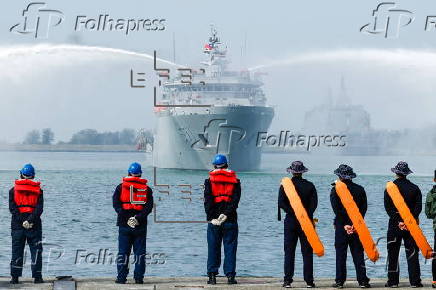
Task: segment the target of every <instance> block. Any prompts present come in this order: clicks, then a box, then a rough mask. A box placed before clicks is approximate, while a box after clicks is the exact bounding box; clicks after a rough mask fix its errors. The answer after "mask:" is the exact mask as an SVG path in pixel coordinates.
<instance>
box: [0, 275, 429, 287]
mask: <svg viewBox="0 0 436 290" xmlns="http://www.w3.org/2000/svg"><path fill="white" fill-rule="evenodd" d="M74 280H75V283H74V282H72V284H71V285H75V288H73V289H80V290H99V289H126V290H127V289H152V290H160V289H179V290H184V289H222V290H230V289H235V290H248V289H255V290H256V289H257V290H263V289H265V290H267V289H284V288H282V287H281V285H282V283H281V278H268V277H238V278H237V280H238V283H239V284H237V285H227V284H226V282H227V279H226V278H225V277H218V279H217V280H218V281H217V282H218V284H217V285H215V286H211V285H207V284H206V281H207V278H206V277H192V278H191V277H182V278H180V277H174V278H164V277H146V278H145V279H144V282H145V284H143V285H137V284H134V281H132V280H129V281H128V283H127V284H125V285H120V284H115V283H114V278H75V279H74ZM21 281H22V282H21V283H20V284H18V285H10V284H9V278H6V277H2V278H0V289H44V290H46V289H47V290H51V289H55V288H57V287H54V284H55V285H56V283H54V281H55V279H53V278H47V279H46V283H44V284H33V282H32V281H33V280H32V279H28V278H23V279H21ZM385 282H386V279H371V285H372V287H373V288H383V289H387V288H384V284H385ZM315 283H316V286H317V288H320V289H333V288H331V287H330V286H331V284H332V283H333V279H325V278H323V279H317V280H316V281H315ZM423 284H424V287H425V288H431V280H429V279H425V280H424V281H423ZM58 285H59V286H61V285H60V284H58ZM63 286H66V287H67V288H58V289H68V287H69V286H68V283H66V284H63ZM292 286H293V288H294V289H305V288H306V284H305V283H304V281H302V280H301V279H296V281H294V283H293V284H292ZM345 287H346V288H359V287H358V284H357V282H356V281H353V280H350V281H348V282H347V283H346V284H345ZM398 289H410V285H409V282H408V281H407V280H405V279H403V280H402V281H401V283H400V288H398Z"/></svg>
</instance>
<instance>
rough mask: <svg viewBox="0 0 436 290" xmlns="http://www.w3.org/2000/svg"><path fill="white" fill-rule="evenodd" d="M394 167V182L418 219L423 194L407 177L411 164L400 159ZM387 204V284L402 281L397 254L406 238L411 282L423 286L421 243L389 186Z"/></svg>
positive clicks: (393, 285) (395, 284) (393, 286)
mask: <svg viewBox="0 0 436 290" xmlns="http://www.w3.org/2000/svg"><path fill="white" fill-rule="evenodd" d="M391 171H392V172H393V173H395V175H396V179H395V180H394V184H395V185H396V186H397V187H398V189H399V191H400V193H401V195H402V197H403V199H404V201H405V202H406V205H407V207H408V208H409V209H410V212H411V213H412V215H413V217H414V218H415V219H416V221H417V222H418V223H419V214H420V213H421V210H422V194H421V190H420V189H419V187H418V186H417V185H415V184H414V183H412V182H411V181H410V180H409V179H407V175H409V174H410V173H412V170H410V169H409V165H408V164H407V163H406V162H404V161H400V162H398V164H397V165H396V166H395V167H393V168H391ZM384 205H385V209H386V212H387V214H388V215H389V224H388V233H387V248H388V282H387V283H386V287H392V288H396V287H398V284H399V282H400V281H399V280H400V267H399V264H398V256H399V254H400V248H401V241H403V240H404V247H405V248H406V256H407V266H408V269H409V281H410V285H411V286H412V287H413V288H418V287H423V285H422V283H421V269H420V266H419V259H418V255H419V249H418V246H417V245H416V243H415V241H414V239H413V237H412V235H411V234H410V232H409V231H408V230H407V227H406V225H405V224H404V221H403V219H402V218H401V216H400V214H399V212H398V209H397V208H396V207H395V205H394V203H393V201H392V199H391V197H390V196H389V194H388V192H387V190H385V192H384Z"/></svg>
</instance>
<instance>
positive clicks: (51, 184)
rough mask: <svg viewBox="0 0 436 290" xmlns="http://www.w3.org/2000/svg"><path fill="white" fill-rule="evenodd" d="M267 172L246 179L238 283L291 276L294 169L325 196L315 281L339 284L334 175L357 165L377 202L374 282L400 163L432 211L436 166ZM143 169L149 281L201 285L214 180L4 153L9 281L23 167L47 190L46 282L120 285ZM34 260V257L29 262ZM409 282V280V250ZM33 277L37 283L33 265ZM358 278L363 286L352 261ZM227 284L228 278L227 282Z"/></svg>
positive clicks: (119, 163)
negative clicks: (128, 177)
mask: <svg viewBox="0 0 436 290" xmlns="http://www.w3.org/2000/svg"><path fill="white" fill-rule="evenodd" d="M262 158H263V162H262V169H261V171H259V172H247V173H240V174H238V175H239V178H240V179H241V183H242V197H241V201H240V204H239V209H238V213H239V246H238V260H237V274H238V275H240V276H273V277H281V276H283V222H279V221H277V191H278V187H279V183H280V179H281V178H282V177H283V176H284V175H285V174H286V173H285V168H286V167H287V166H288V165H289V164H290V162H291V161H292V160H296V159H299V160H302V161H303V162H304V163H305V165H306V166H307V167H309V169H310V172H309V173H308V174H307V175H306V178H307V179H310V180H311V181H312V182H314V184H315V185H316V187H317V190H318V197H319V204H318V209H317V211H316V214H315V216H316V217H317V218H318V219H319V223H318V224H317V230H318V232H319V234H320V237H321V240H322V241H323V243H324V245H325V248H326V255H325V256H324V257H322V258H318V257H315V258H314V267H315V275H316V277H334V274H335V251H334V229H333V225H332V220H333V212H332V209H331V206H330V200H329V194H330V189H331V183H332V182H333V181H334V180H335V176H334V175H333V174H332V172H333V170H334V169H335V168H336V167H337V166H338V165H339V164H340V163H348V164H349V165H351V166H352V167H354V169H355V171H356V172H357V174H358V177H357V178H356V179H355V182H356V183H359V184H361V185H363V186H364V187H365V189H366V192H367V195H368V212H367V215H366V220H367V224H368V226H369V228H370V230H371V232H372V234H373V237H374V239H375V240H377V241H378V248H379V250H380V252H381V259H380V260H379V261H378V262H377V263H375V264H373V263H372V262H370V261H367V266H368V275H369V277H374V278H375V277H378V278H383V277H386V275H387V273H386V264H385V263H386V239H385V236H386V226H387V214H386V212H385V210H384V206H383V190H384V185H385V183H386V181H388V180H392V178H393V175H392V174H391V173H390V168H391V167H392V166H393V165H394V164H395V163H396V162H397V161H399V160H406V161H408V162H409V164H410V166H411V168H412V170H414V171H415V174H413V175H412V176H411V180H412V181H413V182H415V183H417V184H418V185H419V187H420V188H421V190H422V192H423V201H425V196H426V194H427V192H428V191H429V190H430V189H431V187H432V185H433V181H432V174H433V170H434V169H435V168H434V167H435V166H436V157H435V156H406V157H405V156H325V155H317V154H304V155H296V154H293V155H291V154H289V155H285V154H263V157H262ZM133 161H138V162H141V163H142V164H143V165H144V167H145V170H144V177H145V178H147V179H148V180H149V184H150V185H151V186H152V188H153V190H154V201H155V204H156V207H155V213H154V214H155V215H153V214H152V215H150V216H149V226H148V239H147V253H148V255H147V270H146V275H148V276H162V277H168V276H173V277H174V276H200V275H204V274H205V271H206V259H207V247H206V226H207V225H206V224H205V223H199V222H198V221H204V219H205V213H204V209H203V200H202V187H201V184H202V183H203V181H204V179H205V178H206V177H207V171H194V170H166V169H165V170H164V169H157V170H156V172H155V173H156V178H154V177H153V167H152V165H151V164H152V162H151V155H147V154H144V153H115V152H114V153H111V152H106V153H85V152H84V153H77V152H74V153H73V152H0V195H1V198H2V200H3V202H2V203H1V204H0V220H1V227H0V275H1V276H8V275H9V261H10V255H11V251H10V245H11V236H10V214H9V210H8V191H9V189H10V188H11V187H12V182H13V180H14V179H15V178H17V176H18V169H19V168H21V166H22V165H23V164H24V163H27V162H32V163H33V164H34V165H35V167H36V168H37V178H38V179H39V180H41V181H42V183H43V189H44V199H45V200H44V213H43V216H42V220H43V237H44V239H43V240H44V253H43V258H44V266H43V272H44V275H45V276H57V275H73V276H76V277H100V276H115V273H116V267H115V257H116V253H117V236H118V232H117V227H116V225H115V223H116V214H115V212H114V210H113V208H112V194H113V190H114V188H115V187H116V185H118V184H119V183H120V181H121V178H122V177H123V175H125V172H126V169H127V166H128V165H129V164H130V163H131V162H133ZM420 223H421V225H422V228H423V230H424V233H425V235H426V236H427V238H428V239H429V242H430V243H431V244H432V245H433V230H432V222H431V221H430V220H428V219H426V217H425V215H424V212H423V213H422V214H421V216H420ZM27 257H29V253H28V254H27ZM296 259H297V267H296V276H298V277H301V276H302V259H301V255H300V253H299V249H298V248H297V254H296ZM400 261H401V265H400V267H401V275H402V276H404V275H407V270H406V269H407V267H406V258H405V253H404V249H403V250H402V251H401V258H400ZM420 261H421V268H422V269H421V270H422V274H423V277H425V278H429V277H430V276H431V263H430V262H431V261H427V262H426V261H425V260H424V259H423V258H422V257H421V258H420ZM26 264H27V265H28V266H27V267H26V268H25V271H24V275H27V276H30V267H29V265H30V258H28V259H27V260H26ZM348 267H349V277H355V272H354V270H353V266H352V260H351V257H350V256H349V258H348ZM220 274H222V272H220Z"/></svg>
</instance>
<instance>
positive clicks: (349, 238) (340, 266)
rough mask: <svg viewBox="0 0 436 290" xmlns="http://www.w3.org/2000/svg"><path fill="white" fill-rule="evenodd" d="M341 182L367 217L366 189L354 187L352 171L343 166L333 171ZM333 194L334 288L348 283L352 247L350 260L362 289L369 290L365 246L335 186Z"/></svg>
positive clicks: (331, 198)
mask: <svg viewBox="0 0 436 290" xmlns="http://www.w3.org/2000/svg"><path fill="white" fill-rule="evenodd" d="M334 173H335V174H336V175H337V176H338V177H339V179H340V180H341V181H342V182H344V183H345V184H346V185H347V188H348V190H349V191H350V193H351V195H352V196H353V199H354V201H355V202H356V205H357V207H358V208H359V211H360V213H361V214H362V216H363V217H365V214H366V210H367V208H368V203H367V198H366V192H365V189H364V188H363V187H362V186H360V185H358V184H356V183H354V182H353V180H352V179H353V178H355V177H356V173H354V171H353V168H351V167H350V166H348V165H345V164H341V165H339V167H338V168H337V169H336V170H335V171H334ZM332 185H333V188H332V190H331V193H330V202H331V204H332V208H333V211H334V213H335V219H334V226H335V250H336V280H335V284H333V287H334V288H343V287H344V283H345V281H346V279H347V248H348V247H350V251H351V256H352V257H353V262H354V267H355V269H356V276H357V282H358V283H359V285H360V287H361V288H370V287H371V285H370V284H369V278H368V277H367V276H366V266H365V259H364V253H363V246H362V243H361V242H360V240H359V236H358V235H357V233H356V231H355V229H354V227H353V223H352V222H351V219H350V217H349V216H348V214H347V211H346V210H345V208H344V206H343V205H342V202H341V200H340V198H339V196H338V194H337V193H336V188H335V184H334V183H333V184H332Z"/></svg>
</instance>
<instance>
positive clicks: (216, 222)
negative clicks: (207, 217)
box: [210, 219, 221, 226]
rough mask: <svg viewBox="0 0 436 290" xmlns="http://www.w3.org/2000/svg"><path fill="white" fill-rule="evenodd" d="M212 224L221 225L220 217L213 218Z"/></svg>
mask: <svg viewBox="0 0 436 290" xmlns="http://www.w3.org/2000/svg"><path fill="white" fill-rule="evenodd" d="M210 223H211V224H213V225H214V226H220V225H221V222H220V221H219V220H218V219H213V220H211V221H210Z"/></svg>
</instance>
